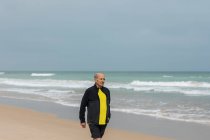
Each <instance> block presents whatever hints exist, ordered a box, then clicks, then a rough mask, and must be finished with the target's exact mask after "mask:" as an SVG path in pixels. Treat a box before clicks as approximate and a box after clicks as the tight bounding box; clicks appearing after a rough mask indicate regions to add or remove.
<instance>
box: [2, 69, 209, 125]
mask: <svg viewBox="0 0 210 140" xmlns="http://www.w3.org/2000/svg"><path fill="white" fill-rule="evenodd" d="M94 73H95V72H92V71H86V72H85V71H83V72H78V71H70V72H68V71H50V72H49V71H42V72H40V71H38V72H36V71H33V72H32V71H21V72H20V71H2V72H0V97H1V98H12V99H24V100H29V101H30V100H31V101H40V102H53V103H57V104H60V105H64V106H70V107H79V106H80V102H81V98H82V96H83V94H84V92H85V90H86V88H88V87H90V86H92V85H93V84H94V79H93V75H94ZM104 73H105V76H106V81H105V86H106V87H108V88H109V89H110V91H111V111H112V112H122V113H128V114H135V115H145V116H150V117H154V118H157V119H167V120H173V121H184V122H190V123H199V124H204V125H209V126H210V72H120V71H114V72H111V71H105V72H104Z"/></svg>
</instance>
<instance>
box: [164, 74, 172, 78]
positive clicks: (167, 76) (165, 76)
mask: <svg viewBox="0 0 210 140" xmlns="http://www.w3.org/2000/svg"><path fill="white" fill-rule="evenodd" d="M171 77H173V76H171V75H163V78H171Z"/></svg>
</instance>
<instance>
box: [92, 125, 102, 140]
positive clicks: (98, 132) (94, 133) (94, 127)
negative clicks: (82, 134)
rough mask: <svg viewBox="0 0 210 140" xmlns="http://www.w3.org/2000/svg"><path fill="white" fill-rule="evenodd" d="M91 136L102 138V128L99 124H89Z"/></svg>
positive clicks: (96, 139)
mask: <svg viewBox="0 0 210 140" xmlns="http://www.w3.org/2000/svg"><path fill="white" fill-rule="evenodd" d="M89 128H90V132H91V137H92V138H93V140H101V130H100V127H99V125H97V124H89Z"/></svg>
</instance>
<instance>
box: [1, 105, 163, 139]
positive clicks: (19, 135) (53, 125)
mask: <svg viewBox="0 0 210 140" xmlns="http://www.w3.org/2000/svg"><path fill="white" fill-rule="evenodd" d="M0 124H1V125H0V139H1V140H91V137H90V133H89V128H85V129H83V128H81V127H80V124H79V122H77V121H73V120H69V119H61V118H58V117H56V116H54V115H52V114H49V113H45V112H44V113H43V112H37V111H34V110H31V109H25V108H19V107H15V106H10V105H3V104H2V105H0ZM103 140H167V139H166V138H163V137H158V136H152V135H148V134H143V133H134V132H129V131H125V130H118V129H113V128H108V129H107V130H106V132H105V136H104V138H103Z"/></svg>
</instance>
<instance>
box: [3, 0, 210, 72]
mask: <svg viewBox="0 0 210 140" xmlns="http://www.w3.org/2000/svg"><path fill="white" fill-rule="evenodd" d="M209 5H210V1H209V0H199V1H198V0H144V1H143V0H105V1H101V0H88V1H87V0H74V1H73V0H12V1H10V0H8V1H6V0H0V71H4V70H79V71H86V70H125V71H128V70H134V71H138V70H139V71H210V18H209V16H210V8H209Z"/></svg>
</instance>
